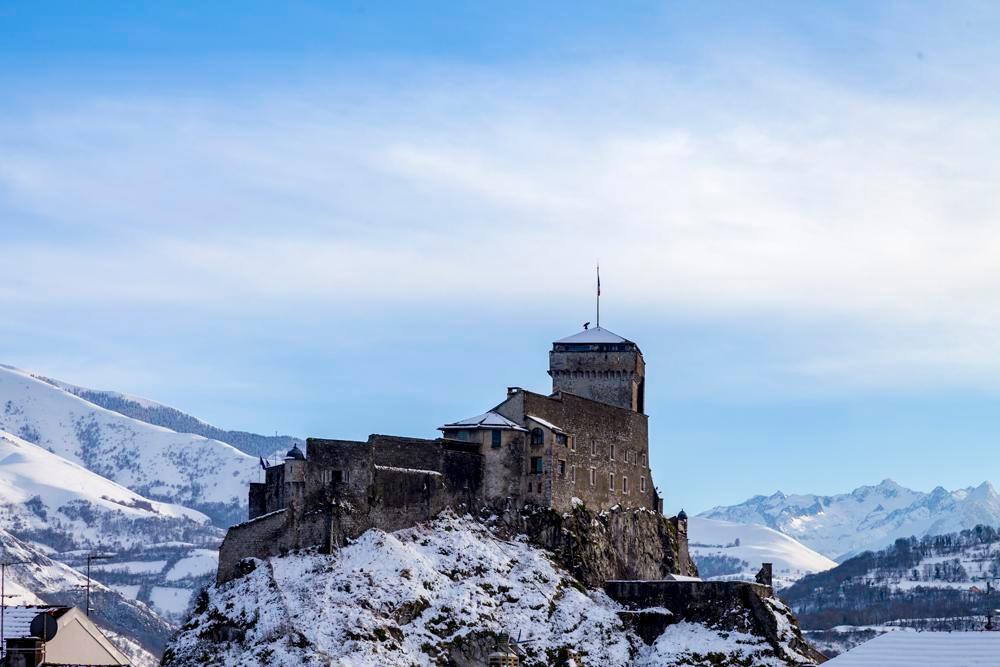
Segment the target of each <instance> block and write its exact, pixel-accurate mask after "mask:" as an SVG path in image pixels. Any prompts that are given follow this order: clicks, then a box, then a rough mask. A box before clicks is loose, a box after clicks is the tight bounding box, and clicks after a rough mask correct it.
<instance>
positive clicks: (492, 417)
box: [438, 410, 528, 431]
mask: <svg viewBox="0 0 1000 667" xmlns="http://www.w3.org/2000/svg"><path fill="white" fill-rule="evenodd" d="M457 428H458V429H468V430H470V431H472V430H476V429H480V428H484V429H511V430H514V431H527V430H528V429H526V428H524V427H523V426H521V425H520V424H518V423H517V422H515V421H511V420H510V419H507V418H506V417H504V416H503V415H502V414H500V413H499V412H494V411H493V410H490V411H489V412H484V413H483V414H481V415H476V416H475V417H469V418H468V419H462V420H461V421H457V422H452V423H451V424H445V425H444V426H438V430H439V431H443V430H445V429H448V430H449V431H450V430H452V429H457Z"/></svg>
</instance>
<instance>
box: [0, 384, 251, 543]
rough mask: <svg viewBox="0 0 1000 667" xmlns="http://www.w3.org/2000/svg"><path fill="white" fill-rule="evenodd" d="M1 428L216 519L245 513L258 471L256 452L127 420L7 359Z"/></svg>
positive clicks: (225, 521) (221, 521) (231, 519)
mask: <svg viewBox="0 0 1000 667" xmlns="http://www.w3.org/2000/svg"><path fill="white" fill-rule="evenodd" d="M0 430H2V431H6V432H8V433H13V434H14V435H16V436H18V437H20V438H22V439H24V440H27V441H29V442H32V443H35V444H37V445H39V446H41V447H43V448H45V449H48V450H49V451H51V452H53V453H55V454H58V455H59V456H62V457H64V458H66V459H69V460H71V461H75V462H77V463H80V464H81V465H83V466H84V467H86V468H87V469H89V470H91V471H92V472H95V473H97V474H98V475H100V476H102V477H105V478H107V479H110V480H113V481H115V482H117V483H119V484H121V485H122V486H125V487H128V488H129V489H131V490H132V491H135V492H136V493H139V494H141V495H143V496H146V497H148V498H154V499H157V500H163V501H167V502H171V503H176V504H180V505H185V506H187V507H192V508H195V509H198V510H200V511H202V512H204V513H205V514H207V515H209V516H210V517H212V519H213V520H214V521H216V523H217V524H218V525H223V526H225V525H229V524H230V523H235V522H236V521H239V520H242V519H244V518H245V516H246V515H245V511H246V510H245V507H246V489H247V484H248V483H249V482H250V481H251V480H252V479H256V475H257V460H256V457H251V456H248V455H246V454H244V453H243V452H240V451H239V450H238V449H236V448H235V447H233V446H232V445H228V444H226V443H223V442H220V441H218V440H210V439H208V438H204V437H202V436H199V435H192V434H185V433H176V432H174V431H171V430H169V429H166V428H163V427H158V426H152V425H150V424H147V423H145V422H142V421H138V420H136V419H131V418H129V417H126V416H124V415H121V414H119V413H117V412H112V411H110V410H106V409H104V408H102V407H99V406H97V405H94V404H93V403H90V402H88V401H85V400H84V399H82V398H80V397H79V396H76V395H75V394H73V393H71V392H69V391H66V390H64V389H62V388H60V387H58V386H55V385H54V384H51V383H50V382H45V381H42V380H40V379H38V378H36V377H33V376H32V375H31V374H29V373H26V372H24V371H20V370H17V369H14V368H11V367H8V366H0Z"/></svg>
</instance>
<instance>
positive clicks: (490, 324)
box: [0, 2, 1000, 511]
mask: <svg viewBox="0 0 1000 667" xmlns="http://www.w3.org/2000/svg"><path fill="white" fill-rule="evenodd" d="M998 28H1000V12H998V11H997V10H996V9H995V7H994V6H992V5H991V4H990V3H949V4H948V5H947V7H945V6H944V5H942V4H932V3H915V2H914V3H894V2H884V3H870V2H858V3H850V2H845V3H836V4H834V3H823V4H821V3H797V2H788V3H781V2H768V3H754V4H753V5H752V6H751V4H750V3H736V2H732V3H711V2H699V3H671V2H659V3H656V2H636V3H577V2H574V3H557V2H553V3H495V4H487V3H440V4H425V5H420V6H419V7H418V6H417V5H415V4H413V3H398V4H391V3H381V4H378V5H373V4H372V3H356V4H350V3H336V4H334V3H288V4H285V5H280V6H279V5H274V4H272V3H255V2H241V3H212V5H211V7H206V6H204V3H186V4H183V3H169V5H168V3H146V4H145V5H141V4H139V3H127V2H120V3H104V4H102V6H101V8H100V13H96V12H94V11H93V8H92V7H88V6H86V5H84V4H81V3H64V4H60V3H51V4H48V5H46V6H45V7H42V6H39V5H37V3H18V2H13V3H11V2H8V3H4V4H3V5H0V257H2V259H3V261H2V263H0V308H2V313H3V318H2V320H0V351H2V354H0V362H3V363H10V364H13V365H17V366H21V367H24V368H28V369H31V370H34V371H37V372H41V373H46V374H50V375H53V376H55V377H59V378H60V379H64V380H67V381H71V382H76V383H78V384H83V385H87V386H96V387H103V388H113V389H117V390H121V391H126V392H130V393H134V394H138V395H143V396H147V397H150V398H154V399H157V400H160V401H162V402H165V403H168V404H171V405H175V406H177V407H179V408H181V409H184V410H186V411H189V412H191V413H193V414H196V415H198V416H200V417H202V418H204V419H206V420H208V421H211V422H213V423H216V424H218V425H220V426H225V427H230V428H242V429H249V430H256V431H260V432H273V431H280V432H283V433H292V434H296V435H301V436H306V435H316V436H342V437H364V436H365V435H367V434H368V433H371V432H392V433H403V434H412V435H433V433H434V428H435V427H436V426H438V425H439V424H441V423H443V422H445V421H450V420H453V419H456V418H460V417H466V416H469V415H472V414H476V413H478V412H481V411H483V410H484V409H486V408H488V407H490V406H492V405H494V404H495V403H497V402H499V401H500V400H501V399H502V397H503V394H504V389H505V387H507V386H508V385H521V386H525V387H528V388H534V389H537V390H545V389H546V388H547V387H548V377H547V376H546V374H545V368H546V363H547V356H546V355H547V349H548V347H549V344H550V343H551V341H552V340H554V339H556V338H559V337H562V336H564V335H567V334H570V333H573V332H575V331H576V330H578V329H579V327H580V324H581V323H582V322H584V321H586V320H591V319H593V314H592V309H593V266H594V263H595V262H596V261H597V260H598V259H599V260H600V262H601V266H602V284H603V288H604V301H603V309H602V321H603V323H604V324H605V325H606V326H607V327H608V328H610V329H611V330H613V331H616V332H617V333H620V334H622V335H625V336H627V337H629V338H631V339H633V340H636V341H637V342H639V343H640V345H641V347H642V348H643V351H644V353H645V355H646V359H647V369H648V375H649V403H648V412H649V413H650V432H651V438H652V446H651V448H652V462H653V465H654V469H655V475H656V478H657V482H658V485H659V486H660V488H661V491H662V493H663V494H664V495H665V497H666V504H667V506H668V507H669V508H672V509H678V508H680V507H681V506H684V507H686V508H687V509H688V510H689V511H692V510H693V511H699V510H703V509H706V508H708V507H709V506H711V505H714V504H723V503H727V504H728V503H733V502H738V501H741V500H743V499H745V498H746V497H748V496H750V495H753V494H756V493H771V492H773V491H775V490H777V489H781V490H783V491H786V492H820V493H835V492H839V491H845V490H849V489H851V488H853V487H854V486H857V485H859V484H864V483H876V482H878V481H879V480H881V479H882V478H884V477H892V478H894V479H896V480H897V481H899V482H900V483H902V484H906V485H910V486H913V487H915V488H921V489H930V488H931V487H933V486H935V485H937V484H941V485H943V486H946V487H949V488H954V487H959V486H966V485H970V484H976V483H978V482H980V481H982V480H983V479H994V480H996V479H997V478H998V475H996V474H995V473H996V468H997V466H998V463H1000V461H998V455H997V453H996V451H997V448H996V444H997V441H998V436H1000V410H998V409H997V408H998V399H1000V379H998V378H1000V220H998V212H1000V206H998V202H997V194H996V193H997V191H998V190H997V180H998V176H1000V161H998V159H997V158H998V155H997V148H996V147H997V146H1000V142H998V139H1000V123H998V113H997V112H998V110H1000V105H998V99H997V91H998V90H1000V86H998V85H997V84H998V62H1000V59H998V55H1000V54H998V47H997V45H996V43H995V41H996V40H995V39H994V36H995V35H996V34H997V30H998Z"/></svg>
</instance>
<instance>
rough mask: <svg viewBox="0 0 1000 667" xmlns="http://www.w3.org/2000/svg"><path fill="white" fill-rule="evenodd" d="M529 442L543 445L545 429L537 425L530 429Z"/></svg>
mask: <svg viewBox="0 0 1000 667" xmlns="http://www.w3.org/2000/svg"><path fill="white" fill-rule="evenodd" d="M531 444H533V445H544V444H545V431H543V430H542V429H540V428H538V427H537V426H536V427H535V428H533V429H531Z"/></svg>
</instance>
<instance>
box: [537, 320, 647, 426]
mask: <svg viewBox="0 0 1000 667" xmlns="http://www.w3.org/2000/svg"><path fill="white" fill-rule="evenodd" d="M549 375H550V376H552V391H553V393H554V392H558V391H565V392H568V393H570V394H576V395H577V396H582V397H584V398H589V399H591V400H594V401H600V402H601V403H607V404H609V405H615V406H617V407H620V408H625V409H626V410H631V411H633V412H640V413H644V412H645V409H646V406H645V402H646V401H645V399H646V364H645V362H644V361H643V358H642V351H641V350H640V349H639V346H638V345H636V344H635V343H633V342H632V341H630V340H627V339H625V338H622V337H621V336H619V335H618V334H614V333H611V332H610V331H608V330H607V329H602V328H601V327H599V326H598V327H594V328H592V329H584V330H583V331H581V332H580V333H578V334H574V335H572V336H570V337H568V338H563V339H561V340H557V341H556V342H555V343H553V344H552V351H551V352H549Z"/></svg>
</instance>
